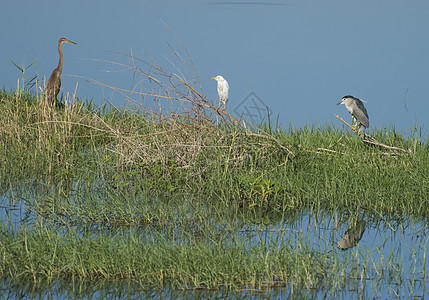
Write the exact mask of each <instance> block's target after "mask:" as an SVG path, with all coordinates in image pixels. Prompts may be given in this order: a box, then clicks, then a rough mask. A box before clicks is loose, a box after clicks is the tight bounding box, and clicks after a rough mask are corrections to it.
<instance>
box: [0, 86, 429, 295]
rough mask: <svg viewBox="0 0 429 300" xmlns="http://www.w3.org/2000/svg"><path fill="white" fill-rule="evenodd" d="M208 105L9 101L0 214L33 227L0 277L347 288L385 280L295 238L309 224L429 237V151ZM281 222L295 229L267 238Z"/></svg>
mask: <svg viewBox="0 0 429 300" xmlns="http://www.w3.org/2000/svg"><path fill="white" fill-rule="evenodd" d="M191 90H193V91H195V90H194V89H191ZM195 97H196V98H193V99H194V100H192V101H190V102H189V101H188V102H189V107H188V109H184V111H183V112H181V113H177V112H176V113H175V114H172V113H171V114H170V115H165V114H162V115H161V114H155V113H149V112H148V110H145V111H139V110H118V109H116V108H114V107H107V106H106V107H103V108H102V109H98V108H95V107H94V106H93V105H91V104H81V103H73V104H66V105H65V107H64V108H63V109H58V108H55V107H52V106H50V105H49V104H47V103H46V101H44V99H43V97H42V96H40V95H37V94H34V93H31V92H26V93H22V92H19V91H18V92H16V93H7V92H5V91H3V92H1V93H0V111H1V112H2V113H1V115H0V132H1V133H0V178H1V179H0V191H1V192H2V194H1V195H2V196H3V197H6V199H8V203H3V204H2V205H8V206H10V207H13V206H14V205H16V206H19V207H22V205H23V204H24V205H25V209H26V210H28V212H29V217H28V218H27V221H26V222H23V223H22V224H20V225H16V224H13V222H12V221H10V222H8V221H7V220H2V225H1V227H0V275H1V276H2V277H10V278H13V279H17V278H29V279H31V280H33V281H34V282H35V283H38V282H40V281H46V280H48V281H50V280H55V279H56V278H62V279H72V278H75V277H77V278H80V279H92V280H94V279H108V280H118V281H120V280H131V281H135V282H140V283H141V284H142V286H152V287H157V288H161V287H163V286H165V285H170V286H172V287H175V288H178V289H188V288H208V289H219V288H222V287H226V288H228V289H229V288H230V289H241V288H262V289H263V288H265V287H271V286H281V285H286V284H292V285H294V286H296V287H303V288H314V287H317V286H321V285H325V286H330V287H329V288H338V287H340V288H341V287H344V286H346V285H347V278H361V276H362V277H368V276H369V277H370V276H374V273H375V272H378V271H379V270H378V269H377V267H374V268H371V267H370V266H369V263H368V262H359V261H358V262H356V261H355V260H359V258H356V257H354V258H353V256H349V257H344V256H341V255H340V254H339V253H338V250H337V249H336V248H335V245H334V244H332V246H329V247H328V248H329V249H314V248H313V247H312V246H311V242H310V241H309V240H307V239H305V238H300V235H299V233H298V232H299V229H298V230H297V231H296V232H295V231H293V232H292V231H288V230H287V229H285V227H287V226H292V225H291V224H293V222H294V221H296V219H297V218H299V215H300V214H301V213H302V212H316V211H319V212H322V211H323V212H326V214H328V215H333V214H334V213H336V214H338V213H339V214H341V215H344V216H345V217H344V220H346V219H347V218H348V217H349V216H354V215H357V214H361V213H363V214H364V215H365V216H367V218H370V219H371V220H374V221H379V220H400V219H401V218H404V217H405V216H411V217H413V218H416V219H419V220H421V221H422V222H423V223H424V224H428V217H429V168H428V166H429V145H428V143H427V141H426V142H425V141H422V140H419V139H417V138H410V137H402V136H401V135H399V134H397V133H396V132H395V131H394V130H383V131H375V133H373V137H374V138H375V139H376V140H377V141H379V142H381V143H383V144H385V145H389V146H391V147H396V148H401V149H404V150H405V151H402V150H397V149H393V148H390V149H389V148H386V147H382V146H377V145H373V144H369V143H364V142H363V141H362V139H361V138H359V137H358V136H356V135H355V134H353V133H351V132H342V131H339V130H337V129H335V128H333V127H331V126H320V127H306V128H289V129H286V130H282V129H280V128H271V127H270V126H269V124H267V125H261V126H259V127H258V128H255V127H250V126H244V125H243V123H242V122H241V121H240V120H237V119H235V118H233V117H232V116H230V115H228V114H227V113H226V112H219V113H217V112H216V110H215V109H214V108H213V107H211V106H210V105H209V104H208V102H205V101H204V99H199V98H198V97H201V96H199V94H198V95H197V96H195ZM198 99H199V100H198ZM197 100H198V101H197ZM197 104H198V105H200V106H198V105H197ZM216 117H217V118H218V120H220V121H219V124H218V123H217V121H215V119H216ZM249 128H252V129H249ZM3 199H4V198H3ZM273 224H281V226H280V228H283V231H280V233H277V234H275V235H271V234H270V235H268V236H267V232H268V231H269V229H272V228H273V227H272V225H273ZM277 228H278V227H277ZM291 232H292V233H291ZM291 235H293V236H294V238H291ZM325 250H328V251H325ZM343 260H345V261H347V262H348V263H344V261H343ZM350 260H351V261H352V263H350ZM391 263H392V265H393V261H392V262H391ZM374 265H375V263H374ZM374 269H375V271H374ZM372 272H373V273H372ZM423 276H425V275H423ZM328 283H329V284H328Z"/></svg>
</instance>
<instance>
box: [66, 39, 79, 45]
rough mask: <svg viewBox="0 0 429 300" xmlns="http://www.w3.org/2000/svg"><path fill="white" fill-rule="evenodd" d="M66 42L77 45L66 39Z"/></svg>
mask: <svg viewBox="0 0 429 300" xmlns="http://www.w3.org/2000/svg"><path fill="white" fill-rule="evenodd" d="M66 42H67V43H69V44H73V45H77V43H75V42H72V41H69V40H66Z"/></svg>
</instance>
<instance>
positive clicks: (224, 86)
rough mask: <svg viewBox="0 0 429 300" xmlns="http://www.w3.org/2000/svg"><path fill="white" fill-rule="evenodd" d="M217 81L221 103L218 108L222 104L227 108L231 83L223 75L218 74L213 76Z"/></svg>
mask: <svg viewBox="0 0 429 300" xmlns="http://www.w3.org/2000/svg"><path fill="white" fill-rule="evenodd" d="M212 79H215V80H216V81H217V93H218V95H219V104H218V106H217V108H218V109H219V108H220V106H221V105H223V109H226V104H227V103H228V92H229V85H228V81H226V80H225V78H223V77H222V76H220V75H218V76H216V77H212Z"/></svg>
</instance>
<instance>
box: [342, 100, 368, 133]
mask: <svg viewBox="0 0 429 300" xmlns="http://www.w3.org/2000/svg"><path fill="white" fill-rule="evenodd" d="M340 104H344V105H345V106H346V108H347V110H348V111H349V113H350V114H351V115H352V117H353V119H354V120H355V121H356V124H355V125H354V126H352V127H353V129H356V126H359V131H358V133H359V132H360V129H361V127H362V126H363V127H365V128H368V127H369V117H368V113H367V111H366V108H365V106H364V105H363V103H362V101H361V100H360V99H358V98H356V97H353V96H351V95H346V96H344V97H343V99H341V101H340V102H338V103H337V105H340Z"/></svg>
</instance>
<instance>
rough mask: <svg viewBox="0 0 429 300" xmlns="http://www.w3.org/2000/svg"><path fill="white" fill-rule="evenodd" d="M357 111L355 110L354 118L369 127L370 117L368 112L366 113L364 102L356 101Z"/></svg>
mask: <svg viewBox="0 0 429 300" xmlns="http://www.w3.org/2000/svg"><path fill="white" fill-rule="evenodd" d="M356 106H357V109H354V111H353V113H354V117H355V118H356V119H357V120H358V121H359V122H360V123H361V124H362V125H363V126H364V127H365V128H368V127H369V117H368V112H367V111H366V108H365V106H364V105H363V103H362V101H360V100H357V101H356Z"/></svg>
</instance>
